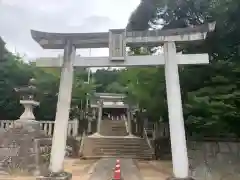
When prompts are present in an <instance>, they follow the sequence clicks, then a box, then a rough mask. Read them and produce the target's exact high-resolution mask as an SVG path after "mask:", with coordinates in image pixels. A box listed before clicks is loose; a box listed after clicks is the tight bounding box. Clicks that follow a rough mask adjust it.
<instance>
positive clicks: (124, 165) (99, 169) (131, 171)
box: [89, 158, 143, 180]
mask: <svg viewBox="0 0 240 180" xmlns="http://www.w3.org/2000/svg"><path fill="white" fill-rule="evenodd" d="M115 165H116V158H103V159H100V160H99V161H98V162H97V163H96V166H95V171H94V172H93V174H92V175H91V176H90V179H89V180H111V179H112V178H113V173H114V169H115ZM120 167H121V174H122V178H123V179H124V180H143V179H142V178H141V175H140V172H139V170H138V168H137V166H136V164H135V163H134V161H133V160H132V159H121V158H120Z"/></svg>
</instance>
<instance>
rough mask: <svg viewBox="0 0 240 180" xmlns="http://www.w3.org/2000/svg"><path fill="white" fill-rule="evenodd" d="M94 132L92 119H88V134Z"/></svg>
mask: <svg viewBox="0 0 240 180" xmlns="http://www.w3.org/2000/svg"><path fill="white" fill-rule="evenodd" d="M91 132H92V117H88V134H90V133H91Z"/></svg>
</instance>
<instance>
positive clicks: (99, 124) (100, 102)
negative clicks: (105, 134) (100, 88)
mask: <svg viewBox="0 0 240 180" xmlns="http://www.w3.org/2000/svg"><path fill="white" fill-rule="evenodd" d="M102 108H103V102H102V100H100V101H99V102H98V122H97V133H99V134H100V130H101V121H102Z"/></svg>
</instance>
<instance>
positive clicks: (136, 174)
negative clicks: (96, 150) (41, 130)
mask: <svg viewBox="0 0 240 180" xmlns="http://www.w3.org/2000/svg"><path fill="white" fill-rule="evenodd" d="M115 165H116V158H103V159H100V160H79V159H65V161H64V170H65V171H66V172H70V173H72V176H73V177H72V180H112V177H113V172H114V168H115ZM120 165H121V173H122V177H123V179H124V180H166V179H167V177H169V176H171V173H172V167H171V166H172V165H171V162H170V161H137V160H132V159H120ZM0 180H36V178H35V177H33V176H21V177H20V176H19V177H17V176H0Z"/></svg>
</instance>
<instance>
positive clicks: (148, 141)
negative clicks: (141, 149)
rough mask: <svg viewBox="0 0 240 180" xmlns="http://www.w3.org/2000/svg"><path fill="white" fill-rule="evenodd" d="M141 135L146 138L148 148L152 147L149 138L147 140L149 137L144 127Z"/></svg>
mask: <svg viewBox="0 0 240 180" xmlns="http://www.w3.org/2000/svg"><path fill="white" fill-rule="evenodd" d="M143 136H144V139H146V141H147V143H148V146H149V148H150V149H153V147H152V145H151V143H150V140H149V138H148V136H147V131H146V128H143Z"/></svg>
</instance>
